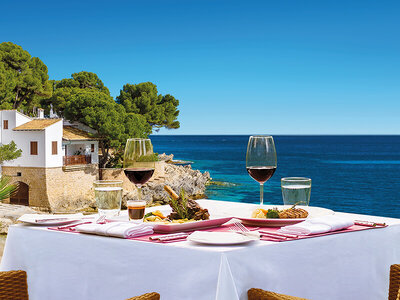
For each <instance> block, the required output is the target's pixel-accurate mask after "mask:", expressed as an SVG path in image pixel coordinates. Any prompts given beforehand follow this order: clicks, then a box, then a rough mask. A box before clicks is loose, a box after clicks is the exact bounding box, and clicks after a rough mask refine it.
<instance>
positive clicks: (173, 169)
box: [142, 164, 210, 205]
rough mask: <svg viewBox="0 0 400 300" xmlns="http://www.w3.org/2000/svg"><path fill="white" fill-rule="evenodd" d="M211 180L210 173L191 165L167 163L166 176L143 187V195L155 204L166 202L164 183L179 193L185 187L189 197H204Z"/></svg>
mask: <svg viewBox="0 0 400 300" xmlns="http://www.w3.org/2000/svg"><path fill="white" fill-rule="evenodd" d="M209 180H210V173H208V172H204V173H202V172H200V171H198V170H193V169H192V167H191V166H190V165H187V166H177V165H171V164H166V165H165V176H164V178H158V179H157V180H153V181H151V182H149V183H148V184H147V185H145V186H144V187H143V189H142V197H143V199H144V200H146V201H147V202H148V203H153V205H154V204H155V205H157V204H166V203H167V202H168V197H167V196H168V195H167V193H166V192H165V191H164V185H169V186H170V187H171V188H172V189H173V190H174V191H175V192H176V193H178V194H179V192H180V191H181V189H183V190H184V191H185V195H186V196H188V197H189V198H192V199H199V198H204V197H205V189H206V184H207V182H208V181H209Z"/></svg>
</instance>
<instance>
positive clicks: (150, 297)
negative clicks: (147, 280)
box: [126, 292, 160, 300]
mask: <svg viewBox="0 0 400 300" xmlns="http://www.w3.org/2000/svg"><path fill="white" fill-rule="evenodd" d="M126 300H160V294H159V293H154V292H153V293H147V294H144V295H141V296H136V297H133V298H129V299H126Z"/></svg>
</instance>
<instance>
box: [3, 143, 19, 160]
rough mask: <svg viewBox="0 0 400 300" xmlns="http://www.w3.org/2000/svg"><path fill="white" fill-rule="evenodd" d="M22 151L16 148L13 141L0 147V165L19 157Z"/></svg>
mask: <svg viewBox="0 0 400 300" xmlns="http://www.w3.org/2000/svg"><path fill="white" fill-rule="evenodd" d="M21 153H22V150H21V149H18V148H17V145H16V144H15V143H14V141H11V143H9V144H4V145H1V146H0V165H2V164H3V162H5V161H9V160H14V159H17V158H18V157H20V156H21Z"/></svg>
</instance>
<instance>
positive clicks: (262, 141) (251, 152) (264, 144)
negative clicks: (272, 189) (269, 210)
mask: <svg viewBox="0 0 400 300" xmlns="http://www.w3.org/2000/svg"><path fill="white" fill-rule="evenodd" d="M276 165H277V162H276V150H275V143H274V139H273V138H272V136H270V135H268V136H264V135H258V136H251V137H250V138H249V143H248V144H247V154H246V169H247V172H248V173H249V175H250V176H251V177H252V178H253V179H254V180H255V181H257V182H258V183H260V204H261V205H262V204H263V203H264V183H265V182H266V181H267V180H268V179H270V178H271V177H272V175H274V173H275V170H276Z"/></svg>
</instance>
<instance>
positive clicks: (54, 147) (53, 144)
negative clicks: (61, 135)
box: [51, 141, 57, 155]
mask: <svg viewBox="0 0 400 300" xmlns="http://www.w3.org/2000/svg"><path fill="white" fill-rule="evenodd" d="M51 154H53V155H57V141H53V142H51Z"/></svg>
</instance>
